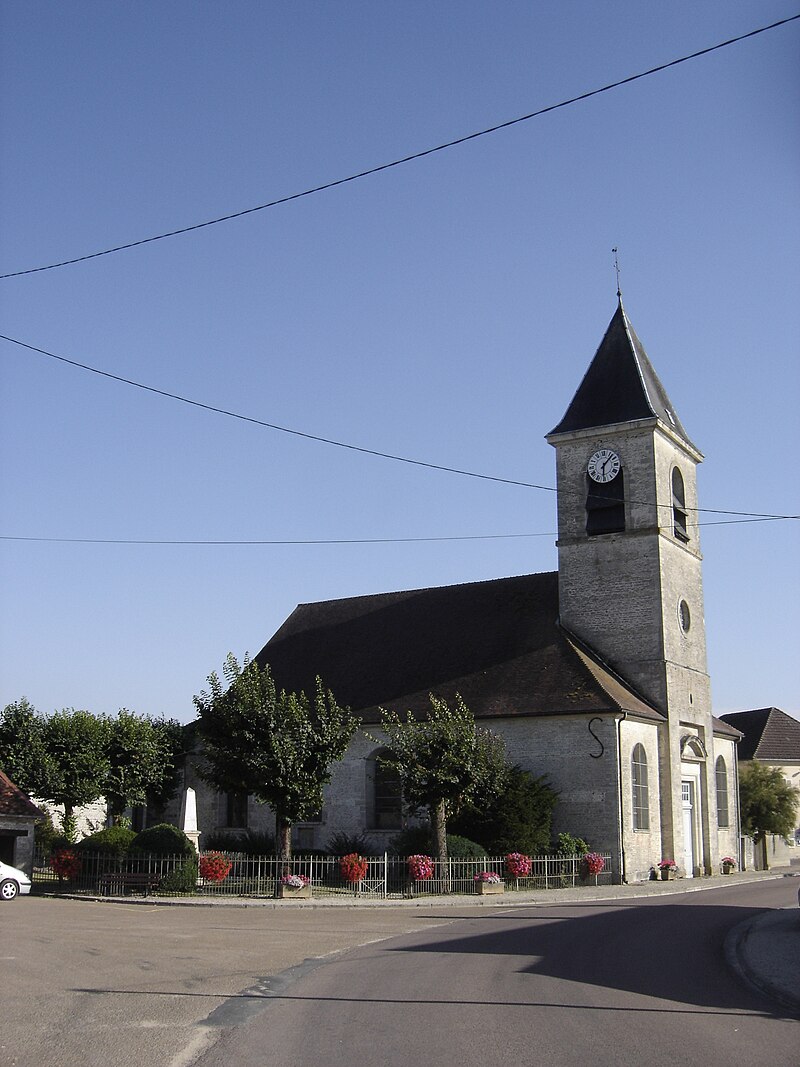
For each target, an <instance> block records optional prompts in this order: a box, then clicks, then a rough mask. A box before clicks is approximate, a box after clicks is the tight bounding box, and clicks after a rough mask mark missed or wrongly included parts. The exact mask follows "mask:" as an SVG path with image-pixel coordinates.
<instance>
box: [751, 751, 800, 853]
mask: <svg viewBox="0 0 800 1067" xmlns="http://www.w3.org/2000/svg"><path fill="white" fill-rule="evenodd" d="M739 800H740V804H741V812H742V832H743V833H745V834H748V835H749V836H750V837H752V838H754V840H756V841H761V840H763V839H764V837H765V836H766V834H778V835H779V836H781V837H789V836H790V835H791V834H792V833H793V832H794V827H795V825H796V823H797V809H798V803H799V802H800V793H798V791H797V790H796V789H793V788H792V787H791V786H790V785H789V783H788V782H787V781H786V779H785V778H784V777H783V775H782V774H781V772H780V771H779V770H778V768H777V767H768V766H766V765H765V764H763V763H758V762H757V761H756V760H752V761H751V762H749V763H745V764H744V765H743V766H742V767H740V769H739Z"/></svg>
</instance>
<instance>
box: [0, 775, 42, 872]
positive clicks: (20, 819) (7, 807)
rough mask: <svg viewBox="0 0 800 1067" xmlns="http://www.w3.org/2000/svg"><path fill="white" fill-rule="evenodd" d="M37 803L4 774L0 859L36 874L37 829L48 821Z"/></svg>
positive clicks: (0, 777)
mask: <svg viewBox="0 0 800 1067" xmlns="http://www.w3.org/2000/svg"><path fill="white" fill-rule="evenodd" d="M45 817H46V816H45V813H44V812H43V811H41V810H40V809H39V808H38V807H37V806H36V805H35V804H34V803H33V801H32V800H31V799H30V798H29V797H28V796H26V795H25V793H23V792H22V790H21V789H19V788H18V787H17V786H16V785H14V783H13V782H12V781H11V779H10V778H9V777H8V775H7V774H4V773H3V771H0V860H1V861H2V862H3V863H10V864H11V866H12V867H19V868H20V870H23V871H25V872H26V873H27V874H28V875H30V874H31V873H32V871H33V851H34V828H35V826H36V823H37V822H40V821H41V820H43V819H44V818H45Z"/></svg>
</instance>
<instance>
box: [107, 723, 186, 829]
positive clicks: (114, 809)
mask: <svg viewBox="0 0 800 1067" xmlns="http://www.w3.org/2000/svg"><path fill="white" fill-rule="evenodd" d="M107 729H108V740H107V749H106V753H107V757H108V773H107V775H106V778H105V782H104V783H103V793H104V795H105V798H106V800H107V802H108V813H109V815H110V816H111V817H112V819H113V821H114V822H115V823H120V822H121V821H122V816H123V813H124V811H125V809H126V808H133V807H136V806H137V805H138V804H145V803H147V801H148V799H149V798H150V797H152V796H154V795H158V794H159V791H164V790H165V788H168V787H169V786H170V785H171V784H173V783H174V781H175V761H176V751H175V748H176V744H177V736H178V733H179V732H180V729H181V728H180V724H179V723H177V722H174V721H169V720H163V719H153V718H151V717H150V716H147V715H134V713H133V712H132V711H128V709H127V708H121V709H120V711H119V713H118V714H117V717H116V718H115V719H114V718H109V719H108V720H107Z"/></svg>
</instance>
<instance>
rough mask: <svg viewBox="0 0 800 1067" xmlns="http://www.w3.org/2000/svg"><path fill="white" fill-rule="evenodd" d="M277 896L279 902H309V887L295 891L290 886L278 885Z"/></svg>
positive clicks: (305, 886)
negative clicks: (279, 899)
mask: <svg viewBox="0 0 800 1067" xmlns="http://www.w3.org/2000/svg"><path fill="white" fill-rule="evenodd" d="M278 896H279V897H280V898H281V900H310V899H311V886H310V885H304V886H302V887H300V888H297V889H296V888H295V887H294V886H291V885H279V886H278Z"/></svg>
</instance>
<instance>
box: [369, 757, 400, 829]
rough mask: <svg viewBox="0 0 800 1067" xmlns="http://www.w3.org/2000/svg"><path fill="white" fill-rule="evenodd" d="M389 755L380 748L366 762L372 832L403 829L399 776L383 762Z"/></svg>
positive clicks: (388, 764)
mask: <svg viewBox="0 0 800 1067" xmlns="http://www.w3.org/2000/svg"><path fill="white" fill-rule="evenodd" d="M389 754H390V753H389V750H388V749H386V748H382V749H379V750H378V751H377V752H373V754H372V755H371V756H370V758H369V760H368V761H367V783H368V787H371V788H369V789H368V801H370V803H369V804H368V809H369V812H370V825H371V827H372V829H374V830H401V829H402V828H403V790H402V786H401V783H400V775H399V774H398V773H397V771H396V770H395V769H394V767H392V765H391V764H390V763H386V762H385V760H386V757H387V756H389ZM370 792H371V794H372V795H371V797H370V796H369V793H370Z"/></svg>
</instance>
